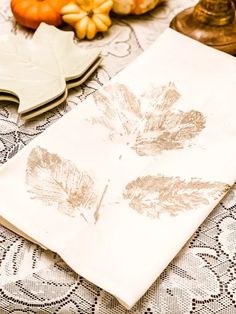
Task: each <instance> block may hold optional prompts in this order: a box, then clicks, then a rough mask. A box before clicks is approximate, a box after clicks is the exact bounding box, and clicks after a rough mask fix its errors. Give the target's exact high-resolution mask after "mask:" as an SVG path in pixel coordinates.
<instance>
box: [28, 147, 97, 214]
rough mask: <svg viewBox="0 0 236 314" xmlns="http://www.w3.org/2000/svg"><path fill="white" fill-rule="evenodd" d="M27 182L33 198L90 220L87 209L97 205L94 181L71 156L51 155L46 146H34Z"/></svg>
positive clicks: (29, 159)
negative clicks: (70, 158)
mask: <svg viewBox="0 0 236 314" xmlns="http://www.w3.org/2000/svg"><path fill="white" fill-rule="evenodd" d="M26 184H27V186H28V187H30V190H28V192H29V193H31V195H32V199H35V200H38V201H41V202H42V203H44V204H45V205H47V206H52V207H56V208H57V209H58V210H59V211H60V212H62V213H64V214H66V215H69V216H75V215H76V213H77V212H79V213H80V215H82V216H83V218H84V219H85V220H87V219H86V212H87V210H89V209H90V208H91V207H92V206H94V205H95V203H96V200H97V196H96V195H95V193H94V181H93V179H92V178H91V176H90V175H88V174H87V173H86V172H84V171H80V170H78V169H77V167H76V166H75V165H74V164H73V163H72V162H71V161H70V160H67V159H63V158H61V157H60V156H58V155H57V154H51V153H49V152H48V151H47V150H46V149H44V148H42V147H39V146H37V147H35V148H34V149H32V151H31V153H30V154H29V157H28V162H27V169H26Z"/></svg>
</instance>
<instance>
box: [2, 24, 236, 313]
mask: <svg viewBox="0 0 236 314" xmlns="http://www.w3.org/2000/svg"><path fill="white" fill-rule="evenodd" d="M235 86H236V62H235V59H234V58H233V57H231V56H229V55H226V54H224V53H222V52H219V51H217V50H213V49H212V48H209V47H206V46H204V45H202V44H200V43H198V42H196V41H193V40H192V39H189V38H187V37H185V36H183V35H181V34H179V33H176V32H175V31H173V30H171V29H168V30H166V31H165V33H164V34H163V35H162V36H161V37H160V38H159V39H158V40H157V41H156V42H155V43H154V44H153V45H152V47H151V48H149V49H148V50H147V51H146V52H145V53H143V54H142V55H141V56H140V57H139V58H137V59H136V61H135V62H133V63H132V64H131V65H130V66H128V67H127V68H126V69H125V70H124V71H123V72H121V73H120V74H119V75H117V76H116V77H115V78H114V79H112V80H111V81H110V82H109V83H108V84H107V85H106V86H105V87H103V88H102V89H101V90H100V91H98V92H96V93H95V94H94V95H93V96H92V97H90V98H88V99H87V100H86V101H84V102H83V104H82V105H80V106H78V107H77V108H76V109H74V110H72V111H71V112H70V113H68V114H67V115H66V116H64V117H63V118H62V119H60V121H58V122H57V123H55V124H54V125H53V126H51V127H50V128H49V129H47V130H46V131H45V132H44V133H43V134H42V135H40V136H38V137H37V138H36V139H35V140H33V141H32V142H31V143H30V144H28V145H27V146H26V147H25V148H24V149H23V150H22V151H20V152H19V153H18V154H17V155H16V156H15V157H13V158H12V159H11V160H10V161H8V162H7V163H6V164H5V165H3V166H2V167H1V168H0V191H1V192H0V193H1V195H0V215H1V216H2V217H3V218H4V219H5V220H2V223H3V224H5V225H8V227H9V228H11V227H12V225H13V226H15V227H16V228H17V229H15V231H16V232H19V230H21V231H22V232H24V234H26V235H27V236H28V237H30V238H31V239H33V241H36V242H38V243H40V244H41V245H42V246H43V247H46V248H48V249H51V250H53V251H55V252H57V253H58V254H59V255H60V256H61V257H62V258H63V259H64V260H65V261H66V262H67V263H68V265H70V266H71V267H72V268H73V269H74V270H75V271H76V272H77V273H79V274H80V275H82V276H84V277H85V278H87V279H88V280H90V281H91V282H93V283H94V284H96V285H98V286H100V287H101V288H103V289H105V290H107V291H108V292H110V293H111V294H113V295H114V296H116V297H117V298H118V300H119V301H120V302H121V303H122V304H123V305H124V306H125V307H126V308H127V309H129V308H131V307H132V306H133V305H134V304H135V303H136V302H137V301H138V300H139V298H140V297H141V296H142V295H143V294H144V293H145V291H146V290H147V289H148V288H149V287H150V285H151V284H152V283H153V282H154V281H155V280H156V278H157V277H158V276H159V275H160V273H161V272H162V271H163V270H164V268H165V267H166V266H167V265H168V263H169V262H170V261H171V260H172V259H173V257H174V256H175V255H176V254H177V253H178V252H179V250H180V249H181V248H182V246H183V245H184V244H185V243H186V241H187V240H188V239H189V238H190V236H191V235H192V234H193V233H194V231H195V230H196V228H197V227H198V226H199V225H200V224H201V223H202V222H203V220H204V219H205V218H206V217H207V215H208V214H209V213H210V212H211V211H212V210H213V208H214V207H215V205H216V204H217V203H218V202H219V200H220V199H221V198H222V197H223V196H224V194H225V193H226V192H227V190H228V189H229V187H230V186H231V185H232V184H233V183H234V181H235V178H236V163H235V155H236V145H235V141H236V125H235V118H236V106H235V97H236V94H235ZM7 222H9V223H10V224H11V225H10V224H7Z"/></svg>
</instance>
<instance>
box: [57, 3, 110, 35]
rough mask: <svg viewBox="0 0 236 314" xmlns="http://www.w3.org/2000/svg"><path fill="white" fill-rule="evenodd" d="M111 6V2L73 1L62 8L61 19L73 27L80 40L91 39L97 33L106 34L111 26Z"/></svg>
mask: <svg viewBox="0 0 236 314" xmlns="http://www.w3.org/2000/svg"><path fill="white" fill-rule="evenodd" d="M112 6H113V1H112V0H75V1H74V2H72V3H69V4H67V5H66V6H64V7H63V8H62V10H61V14H62V19H63V20H64V21H65V22H66V23H68V24H70V25H71V26H72V27H74V29H75V32H76V34H77V36H78V37H79V38H80V39H83V38H85V37H87V38H88V39H93V38H94V37H95V35H96V34H97V32H106V31H107V30H108V28H109V26H110V25H111V19H110V17H109V12H110V10H111V8H112Z"/></svg>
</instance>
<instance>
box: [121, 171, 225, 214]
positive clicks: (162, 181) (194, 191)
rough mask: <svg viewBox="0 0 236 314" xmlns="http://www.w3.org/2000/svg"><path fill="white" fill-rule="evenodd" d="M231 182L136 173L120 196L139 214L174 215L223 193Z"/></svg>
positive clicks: (194, 207)
mask: <svg viewBox="0 0 236 314" xmlns="http://www.w3.org/2000/svg"><path fill="white" fill-rule="evenodd" d="M229 188H230V186H229V185H228V184H226V183H223V182H204V181H201V180H199V179H196V178H194V179H190V180H184V179H182V178H180V177H167V176H164V175H148V176H144V177H138V178H137V179H135V180H133V181H131V182H130V183H128V184H127V185H126V187H125V190H124V193H123V197H124V199H126V200H128V202H129V206H130V207H131V208H132V209H134V210H135V211H137V212H138V213H139V214H145V215H147V216H149V217H151V218H159V216H160V214H162V213H168V214H170V215H173V216H174V215H177V214H179V213H180V212H184V211H188V210H192V209H198V208H199V207H201V206H202V205H208V204H210V202H211V201H212V200H217V199H219V198H220V197H221V196H223V195H224V194H225V193H226V192H227V191H228V190H229Z"/></svg>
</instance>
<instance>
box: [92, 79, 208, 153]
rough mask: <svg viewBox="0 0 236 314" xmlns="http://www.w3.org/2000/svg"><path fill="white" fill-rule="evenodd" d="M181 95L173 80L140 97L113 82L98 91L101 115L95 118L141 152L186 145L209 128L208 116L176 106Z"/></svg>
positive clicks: (112, 133)
mask: <svg viewBox="0 0 236 314" xmlns="http://www.w3.org/2000/svg"><path fill="white" fill-rule="evenodd" d="M180 98H181V95H180V93H179V92H178V90H177V88H176V86H175V84H174V83H172V82H170V83H168V84H167V85H165V86H161V87H157V88H153V89H152V90H150V91H149V92H147V93H144V94H143V95H142V96H141V97H140V98H137V97H136V96H135V95H134V94H133V93H132V92H131V91H130V90H129V89H128V87H127V86H125V85H122V84H114V85H109V86H107V87H105V88H104V89H103V91H102V92H100V91H98V92H96V93H95V94H94V100H95V102H96V104H97V106H98V108H99V110H100V112H101V115H100V116H98V117H93V118H92V122H93V123H98V124H101V125H103V126H105V127H106V128H108V129H109V131H110V138H111V139H114V138H115V137H116V138H117V136H118V137H122V138H124V139H125V141H126V144H127V145H130V146H131V147H132V149H134V150H135V151H136V153H137V154H138V155H140V156H142V155H149V156H150V155H156V154H159V153H160V152H162V151H164V150H173V149H182V148H184V147H185V146H186V145H187V144H189V143H191V142H190V141H191V140H192V139H193V138H195V137H196V136H197V135H198V134H199V133H200V132H201V131H202V130H203V129H204V128H205V117H204V116H203V114H202V113H201V112H199V111H196V110H190V111H187V112H183V111H181V110H175V109H174V105H175V103H176V102H177V101H178V100H179V99H180Z"/></svg>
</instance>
